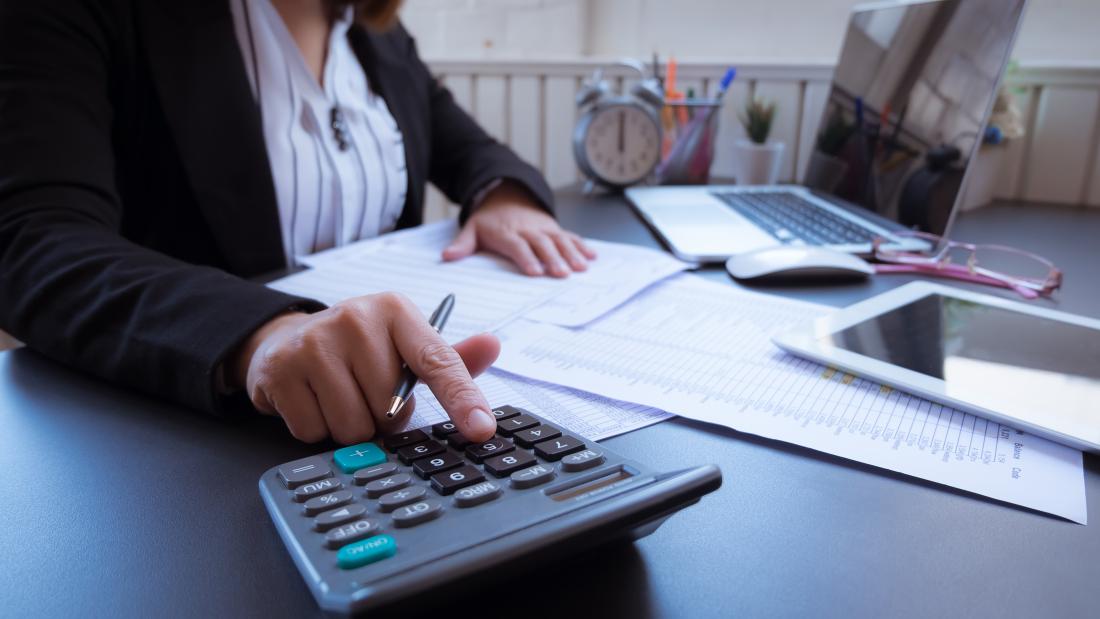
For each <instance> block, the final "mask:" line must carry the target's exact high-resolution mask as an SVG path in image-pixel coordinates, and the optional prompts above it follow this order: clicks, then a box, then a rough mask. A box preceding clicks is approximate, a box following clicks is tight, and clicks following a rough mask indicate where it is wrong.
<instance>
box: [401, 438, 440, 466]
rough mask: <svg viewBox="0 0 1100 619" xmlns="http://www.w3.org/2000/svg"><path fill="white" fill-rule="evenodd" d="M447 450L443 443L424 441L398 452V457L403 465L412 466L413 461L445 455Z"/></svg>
mask: <svg viewBox="0 0 1100 619" xmlns="http://www.w3.org/2000/svg"><path fill="white" fill-rule="evenodd" d="M446 450H447V448H446V447H444V446H443V445H442V444H441V443H438V442H436V441H424V442H423V443H417V444H415V445H408V446H406V447H402V448H401V449H398V450H397V457H398V458H399V459H400V460H401V462H402V463H403V464H406V465H408V464H412V463H413V460H419V459H420V458H427V457H428V456H434V455H436V454H439V453H443V452H444V451H446Z"/></svg>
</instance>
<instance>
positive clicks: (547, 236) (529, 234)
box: [443, 181, 596, 277]
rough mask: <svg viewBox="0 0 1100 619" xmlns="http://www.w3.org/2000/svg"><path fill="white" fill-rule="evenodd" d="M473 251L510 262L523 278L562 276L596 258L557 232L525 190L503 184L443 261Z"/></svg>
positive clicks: (579, 242) (568, 235) (576, 240)
mask: <svg viewBox="0 0 1100 619" xmlns="http://www.w3.org/2000/svg"><path fill="white" fill-rule="evenodd" d="M479 249H487V250H489V251H491V252H495V253H498V254H500V255H502V256H504V257H506V258H508V259H510V260H511V261H512V262H514V263H515V264H516V266H518V267H519V268H520V270H521V271H523V272H524V273H526V274H527V275H545V274H547V273H549V274H550V275H552V276H554V277H567V276H568V275H569V274H570V273H572V272H574V271H584V270H585V269H587V268H588V261H589V260H594V259H595V258H596V252H594V251H592V250H591V249H590V248H589V247H588V246H587V245H585V244H584V241H582V240H581V237H579V236H577V235H576V234H573V233H572V232H567V231H565V230H562V229H561V226H559V225H558V222H557V221H555V220H554V218H553V217H551V216H550V215H549V214H547V213H546V211H543V210H542V209H540V208H539V207H538V206H537V205H536V204H535V203H534V202H532V201H531V198H530V197H529V196H528V195H527V192H526V190H525V189H523V188H522V187H519V186H517V185H515V184H513V183H509V182H507V181H506V182H504V183H502V184H501V185H500V186H499V187H497V188H496V189H494V190H493V191H491V192H490V193H489V195H488V196H486V197H485V201H484V202H482V204H481V206H479V207H478V209H477V211H475V212H474V214H473V215H472V216H471V217H470V219H469V220H467V221H466V225H465V226H463V227H462V231H461V232H459V233H458V236H457V237H456V238H455V240H454V242H453V243H451V246H450V247H448V248H447V249H445V250H444V251H443V259H444V260H448V261H450V260H459V259H461V258H465V257H466V256H469V255H471V254H473V253H474V252H476V251H478V250H479Z"/></svg>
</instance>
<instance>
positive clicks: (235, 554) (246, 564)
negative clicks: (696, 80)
mask: <svg viewBox="0 0 1100 619" xmlns="http://www.w3.org/2000/svg"><path fill="white" fill-rule="evenodd" d="M559 201H560V215H561V219H562V222H563V223H564V224H565V225H567V226H569V227H572V228H573V229H575V230H577V231H579V232H581V233H583V234H586V235H588V236H592V237H596V238H602V239H607V240H614V241H624V242H631V243H638V244H642V245H651V246H656V245H657V242H656V241H655V240H654V238H653V236H652V235H651V234H650V233H649V231H648V230H647V229H646V228H645V226H644V225H642V224H641V223H640V222H639V221H638V219H637V218H636V217H634V216H633V215H632V213H631V212H630V210H629V208H628V207H627V206H626V205H625V203H623V201H622V200H621V199H619V198H615V197H601V198H594V199H586V198H582V197H581V196H580V194H579V192H578V191H577V190H576V189H570V190H567V191H563V192H561V193H560V194H559ZM957 237H958V238H966V239H969V240H974V241H992V240H998V241H1003V242H1010V243H1016V244H1020V245H1025V246H1026V247H1027V248H1029V249H1032V250H1034V251H1037V252H1040V253H1042V254H1044V255H1046V256H1048V257H1050V258H1051V259H1053V260H1054V261H1055V262H1056V263H1057V264H1059V265H1061V266H1063V267H1065V268H1066V270H1067V271H1068V273H1067V277H1066V289H1065V290H1064V291H1062V292H1061V293H1059V295H1058V299H1057V300H1056V301H1044V303H1047V304H1048V305H1051V306H1054V307H1059V308H1061V309H1064V310H1067V311H1071V312H1078V313H1082V314H1088V315H1091V316H1100V273H1098V272H1097V269H1098V268H1100V266H1098V264H1100V260H1097V258H1098V256H1100V250H1098V249H1097V245H1096V244H1097V242H1098V240H1100V212H1091V213H1090V212H1086V211H1082V210H1076V209H1068V208H1056V207H1051V208H1042V209H1037V208H1028V207H1026V206H1022V205H1004V206H998V207H994V208H990V209H986V210H983V211H978V212H976V213H973V214H970V215H967V216H965V217H964V218H963V219H962V220H961V221H960V224H959V226H958V228H957ZM704 275H705V276H707V277H713V278H715V279H717V280H722V281H729V280H728V278H727V277H726V275H725V274H724V272H722V271H718V270H714V271H707V272H704ZM905 281H908V280H907V278H906V277H900V276H889V277H880V278H876V279H875V280H874V281H872V282H870V283H864V284H853V285H847V286H842V287H835V288H834V287H828V288H826V287H819V288H806V287H800V288H769V289H768V290H769V291H770V292H775V293H776V294H783V295H787V296H793V297H799V298H805V299H810V300H814V301H819V302H824V303H829V304H832V305H845V304H848V303H851V302H853V301H856V300H859V299H862V298H865V297H867V296H869V295H872V294H875V293H878V292H881V291H882V290H885V289H887V288H890V287H893V286H897V285H900V284H902V283H904V282H905ZM983 290H985V289H983ZM0 437H2V438H0V441H2V445H3V448H2V449H0V470H2V471H3V473H2V474H0V498H2V500H3V508H2V509H0V567H2V568H3V577H2V579H0V600H2V602H0V604H2V605H3V606H2V607H0V613H2V614H4V615H6V616H13V617H18V616H30V615H34V616H41V615H53V616H60V615H65V614H76V615H82V616H91V615H94V616H131V615H157V616H165V615H178V616H191V617H194V616H205V615H217V616H238V615H261V614H262V615H264V616H311V615H317V614H319V611H318V610H317V608H316V606H315V605H314V603H313V599H312V598H311V597H310V594H309V591H308V590H307V589H306V586H305V585H304V584H303V583H302V581H301V579H300V578H299V576H298V573H297V571H296V570H295V568H294V566H293V564H292V563H291V561H290V557H289V555H288V554H287V553H286V551H285V550H284V548H283V545H282V543H281V542H280V540H279V538H278V536H277V534H276V533H275V530H274V527H273V526H272V525H271V523H270V521H269V520H268V516H267V513H266V512H265V510H264V508H263V505H262V504H261V502H260V498H259V495H258V493H257V490H256V480H257V479H258V478H259V476H260V474H261V473H262V472H263V471H264V470H265V469H266V468H267V467H269V466H271V465H273V464H277V463H280V462H284V461H287V460H291V459H294V458H297V457H302V456H305V455H308V454H310V453H313V452H314V451H315V449H314V448H310V447H308V446H303V445H299V444H297V443H295V442H294V441H293V440H292V439H290V438H289V437H288V436H287V435H286V433H285V431H284V430H283V429H282V427H281V424H280V423H279V422H278V421H277V420H272V419H263V418H252V419H246V420H238V421H232V422H230V421H223V420H217V419H209V418H205V417H201V416H197V415H193V414H190V413H188V412H184V411H180V410H178V409H176V408H174V407H171V406H167V405H164V404H160V403H157V402H153V401H151V400H148V399H145V398H142V397H139V396H134V395H131V394H127V393H123V392H120V391H118V390H115V389H113V388H111V387H105V386H103V385H102V384H99V383H97V382H96V381H94V380H92V379H88V378H85V377H83V376H79V375H76V374H74V373H72V372H70V371H68V370H66V369H63V368H60V367H58V366H56V365H54V364H52V363H50V362H48V361H45V360H43V359H41V358H40V357H38V356H37V355H35V354H34V353H31V352H29V351H26V350H21V351H12V352H7V353H2V354H0ZM607 444H608V445H610V446H611V447H612V448H613V449H615V450H616V451H618V452H620V453H622V454H623V455H625V456H627V457H632V458H636V459H639V460H643V461H645V462H646V463H648V464H650V465H652V466H653V467H655V468H657V469H668V470H673V469H677V468H681V467H682V465H683V464H684V463H685V462H690V463H706V462H713V463H717V464H718V465H719V466H721V468H722V471H723V474H724V476H725V483H724V485H723V487H722V488H721V489H720V490H719V491H718V492H716V493H714V494H711V495H709V496H707V497H705V498H704V499H703V501H702V502H701V503H700V504H698V505H696V506H695V507H692V508H690V509H688V510H686V511H684V512H682V513H680V514H677V515H676V516H674V517H673V518H672V519H670V520H669V521H668V522H666V523H665V525H664V526H663V527H662V528H661V529H659V530H658V531H657V532H656V533H655V534H654V535H652V536H650V537H648V538H645V539H643V540H641V541H639V542H638V543H636V544H632V545H631V544H620V545H614V546H611V547H607V548H602V549H598V550H595V551H592V552H589V553H587V554H584V555H581V556H577V557H574V558H571V559H569V560H567V561H565V562H563V563H561V564H558V565H553V566H539V567H538V568H537V569H535V570H534V571H533V572H532V573H529V574H525V575H521V576H516V577H512V578H510V579H504V580H502V581H499V582H495V583H493V584H487V585H485V586H483V587H478V589H479V591H478V592H472V593H471V595H470V596H469V597H467V598H464V599H457V600H440V601H439V602H440V603H441V604H442V606H441V609H442V611H441V612H447V613H449V614H455V613H458V614H457V615H455V616H458V615H463V616H475V614H476V616H478V617H492V616H501V617H516V616H546V617H559V618H560V617H570V616H572V613H573V612H575V611H577V610H581V609H583V611H584V613H583V614H584V615H588V614H592V613H595V612H599V613H601V614H602V615H604V616H626V617H648V616H654V617H657V616H659V617H667V616H675V617H712V616H725V617H729V616H739V615H748V616H760V615H770V616H774V615H788V616H791V615H800V616H807V615H835V616H882V615H893V616H913V617H922V618H927V617H943V616H950V617H963V616H979V615H980V616H983V617H1009V616H1095V615H1096V613H1097V612H1100V575H1098V574H1100V571H1098V570H1097V569H1096V566H1097V564H1098V562H1100V524H1098V523H1096V522H1094V523H1093V524H1092V525H1091V526H1088V527H1083V526H1079V525H1075V524H1071V523H1068V522H1065V521H1062V520H1060V519H1057V518H1053V517H1050V516H1046V515H1044V514H1040V513H1035V512H1030V511H1028V510H1025V509H1020V508H1017V507H1014V506H1010V505H1005V504H1001V503H997V502H995V501H991V500H988V499H984V498H980V497H975V496H971V495H969V494H966V493H963V492H959V491H954V490H952V489H949V488H945V487H941V486H937V485H935V484H931V483H926V482H923V481H920V480H916V479H912V478H908V477H905V476H902V475H898V474H894V473H890V472H888V471H884V470H880V469H876V468H873V467H869V466H864V465H861V464H857V463H853V462H848V461H845V460H842V459H840V458H836V457H833V456H829V455H826V454H821V453H818V452H814V451H811V450H808V449H804V448H801V447H796V446H792V445H787V444H784V443H780V442H776V441H771V440H766V439H761V438H758V437H754V436H750V435H745V434H741V433H738V432H734V431H732V430H728V429H725V428H720V427H713V426H708V425H705V424H701V423H696V422H692V421H687V420H682V419H676V420H672V421H669V422H665V423H661V424H658V425H657V426H654V427H651V428H647V429H644V430H640V431H637V432H633V433H631V434H627V435H624V436H620V437H616V438H613V439H609V440H608V441H607ZM1085 469H1086V471H1085V475H1086V484H1087V492H1088V503H1089V512H1090V514H1091V516H1092V518H1093V519H1094V521H1095V520H1096V519H1100V460H1098V459H1097V458H1095V457H1092V456H1089V457H1087V458H1086V460H1085ZM532 600H535V603H534V605H533V608H532V604H531V602H532ZM526 608H532V610H531V611H530V612H527V611H522V610H520V609H526Z"/></svg>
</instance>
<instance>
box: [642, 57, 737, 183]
mask: <svg viewBox="0 0 1100 619" xmlns="http://www.w3.org/2000/svg"><path fill="white" fill-rule="evenodd" d="M674 75H675V73H674V65H672V63H671V62H670V64H669V82H672V81H673V80H674V77H673V76H674ZM736 76H737V71H736V70H735V69H734V68H733V67H730V68H729V69H727V70H726V74H725V75H724V76H722V81H721V82H720V83H719V86H718V94H717V95H716V96H715V97H713V98H710V99H694V98H690V97H688V98H686V99H685V98H684V97H683V95H682V94H680V93H679V92H677V91H676V90H675V88H669V90H668V95H669V96H667V97H665V105H664V108H662V109H661V125H662V130H663V140H662V143H661V155H662V156H661V163H660V164H658V166H657V182H658V183H659V184H661V185H705V184H706V183H707V182H709V181H710V165H711V164H712V163H714V141H715V138H717V136H718V110H720V109H722V99H723V97H725V95H726V91H727V90H729V87H730V84H732V83H733V80H734V78H735V77H736ZM670 86H671V84H670Z"/></svg>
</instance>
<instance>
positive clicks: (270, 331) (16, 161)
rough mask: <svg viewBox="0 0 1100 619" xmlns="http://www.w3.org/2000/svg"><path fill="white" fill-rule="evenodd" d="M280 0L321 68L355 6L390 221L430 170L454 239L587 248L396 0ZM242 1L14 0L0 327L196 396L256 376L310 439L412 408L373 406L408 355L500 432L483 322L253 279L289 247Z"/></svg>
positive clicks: (567, 255)
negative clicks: (456, 322)
mask: <svg viewBox="0 0 1100 619" xmlns="http://www.w3.org/2000/svg"><path fill="white" fill-rule="evenodd" d="M234 1H235V0H234ZM264 1H267V0H264ZM270 1H271V5H273V6H274V7H275V8H276V9H278V11H279V14H280V16H281V17H282V19H283V21H284V22H285V25H286V28H287V31H289V32H290V34H291V35H292V36H293V39H294V41H295V43H297V45H298V47H299V48H300V50H299V51H300V52H301V53H302V57H303V59H304V60H305V61H306V63H307V65H309V67H310V68H311V70H313V71H314V74H315V76H316V77H318V78H319V79H320V78H321V76H322V73H321V70H322V69H323V67H324V64H325V53H326V51H325V50H326V46H327V39H328V35H329V33H330V32H331V28H332V24H333V23H334V16H336V15H338V14H340V12H341V11H345V13H344V14H345V15H346V14H347V13H346V11H348V10H354V11H355V13H354V15H355V23H354V25H352V26H351V27H350V29H349V30H347V41H348V43H349V44H350V47H351V49H352V50H353V52H354V56H355V58H357V59H358V61H359V63H361V65H362V69H363V71H364V73H365V75H366V79H367V83H368V84H369V86H370V90H372V91H373V92H374V93H376V94H377V95H379V96H381V98H382V99H383V100H384V101H385V104H386V106H387V107H388V109H389V111H390V113H392V116H393V120H394V121H396V125H397V128H398V129H399V131H400V135H401V137H402V138H403V140H404V151H405V162H404V163H405V172H406V173H407V179H408V182H407V188H406V189H407V191H406V193H405V201H404V206H403V210H401V211H400V217H399V219H397V226H398V227H408V226H414V225H417V224H419V223H420V222H421V218H422V206H423V201H424V186H425V182H427V181H431V182H432V183H434V184H435V185H436V186H437V187H439V188H440V189H441V190H442V191H443V192H444V193H445V194H446V195H447V196H448V197H449V198H450V199H451V200H452V201H454V202H456V203H458V204H460V205H462V214H461V217H460V221H461V222H462V224H463V227H462V232H461V233H460V234H459V237H458V238H457V239H456V241H455V244H454V245H452V247H451V248H449V249H448V250H447V252H445V255H444V258H446V259H458V258H461V257H463V256H465V255H468V254H470V253H472V252H473V251H475V250H476V249H479V248H483V249H488V250H490V251H496V252H498V253H501V254H503V255H505V256H507V257H509V258H511V259H512V260H513V261H514V262H516V264H517V265H518V266H519V267H520V268H521V269H522V270H524V271H525V272H526V273H528V274H530V275H538V274H543V273H548V274H550V275H554V276H565V275H566V274H567V273H568V272H569V271H571V270H581V269H584V268H585V262H586V259H591V258H593V257H594V256H593V255H592V254H591V252H590V251H589V250H588V249H587V248H586V247H585V246H584V244H583V243H582V242H581V241H580V239H578V238H577V237H576V236H575V235H572V234H570V233H568V232H564V231H562V230H561V229H560V228H559V227H558V225H557V223H556V222H555V221H554V220H553V218H552V216H551V215H550V208H551V201H552V196H551V193H550V190H549V188H548V187H547V186H546V183H545V181H544V180H543V179H542V178H541V176H540V175H539V174H538V172H537V171H536V170H534V169H533V168H531V167H530V166H529V165H527V164H525V163H524V162H522V161H520V160H519V158H517V157H516V156H515V154H513V153H512V152H511V151H510V150H508V149H507V148H506V147H504V146H502V145H501V144H499V143H497V142H495V141H494V140H492V139H491V138H490V137H488V136H487V135H486V134H485V132H484V131H482V130H481V129H480V128H479V127H478V126H477V124H476V123H475V122H474V121H473V120H472V119H471V118H470V117H469V116H468V115H467V114H465V113H464V112H463V111H462V110H461V109H460V108H459V107H458V106H457V105H456V104H455V102H454V101H453V99H452V98H451V95H450V93H449V92H448V91H447V90H446V89H445V88H443V87H442V86H441V85H440V84H439V83H438V82H437V81H436V80H435V79H434V78H433V77H432V76H431V74H430V73H429V71H428V69H427V67H425V65H424V64H423V63H422V62H421V60H420V58H419V57H418V56H417V52H416V48H415V45H414V43H413V40H412V39H411V38H410V37H409V35H408V34H407V33H406V32H405V31H404V29H403V28H402V27H401V26H400V25H399V24H396V23H395V22H394V20H393V14H394V12H395V10H396V5H397V4H398V2H396V1H393V0H358V1H356V2H349V1H347V0H270ZM233 19H234V18H233V15H232V14H231V11H230V0H187V1H179V2H171V1H163V2H141V1H138V0H99V1H92V0H35V1H33V2H27V1H26V0H0V328H3V329H5V330H7V331H9V332H10V333H12V334H13V335H14V336H16V337H17V338H19V339H21V340H22V341H24V342H26V343H27V344H28V345H29V346H31V347H32V348H35V349H37V350H39V351H41V352H43V353H45V354H47V355H49V356H51V357H53V358H55V359H58V360H60V361H62V362H64V363H67V364H71V365H73V366H76V367H79V368H82V369H84V370H87V371H89V372H93V373H95V374H97V375H99V376H102V377H104V378H107V379H109V380H111V381H115V382H118V383H121V384H125V385H128V386H130V387H133V388H137V389H141V390H143V391H146V392H149V393H153V394H156V395H159V396H163V397H167V398H170V399H173V400H175V401H178V402H181V403H184V404H186V405H189V406H192V407H195V408H199V409H203V410H207V411H212V412H217V411H227V410H231V409H232V408H234V406H233V402H234V400H235V399H237V400H242V399H243V398H240V397H239V396H240V394H242V393H243V394H246V395H247V399H248V400H250V401H251V403H252V404H253V405H254V406H255V407H256V408H258V409H259V410H261V411H264V412H267V413H271V414H278V415H281V416H282V417H283V419H284V420H285V422H286V424H287V426H288V428H289V429H290V431H291V433H292V434H294V436H296V437H298V438H300V439H302V440H306V441H318V440H321V439H323V438H325V437H327V436H332V437H333V438H334V439H336V440H338V441H341V442H344V443H352V442H358V441H361V440H366V439H369V438H370V437H371V436H373V435H374V434H375V432H376V431H386V430H390V429H393V428H395V427H397V426H398V425H400V424H402V423H403V422H404V420H405V419H406V418H407V416H408V413H409V412H411V408H412V407H411V406H406V407H405V410H404V411H403V414H402V415H400V416H398V417H397V418H396V419H394V420H392V421H389V422H387V421H385V416H384V414H383V413H384V412H385V410H386V409H387V407H388V405H389V400H390V390H392V388H393V385H394V384H395V383H396V381H397V378H398V372H399V368H400V365H401V362H402V361H404V362H407V363H408V364H409V365H410V366H411V367H412V368H413V369H414V371H416V373H417V375H418V376H420V377H421V379H423V380H424V381H425V382H426V383H427V384H428V385H429V386H430V387H432V390H433V392H434V393H435V394H436V395H437V396H438V397H439V399H440V400H441V402H442V403H443V404H444V406H445V408H446V409H447V410H448V412H449V413H450V414H451V416H452V417H453V418H454V420H455V422H456V423H457V425H458V426H459V429H460V430H461V431H462V432H463V433H464V434H466V435H467V436H468V437H470V438H472V439H474V440H483V439H487V438H489V437H490V436H491V435H492V434H493V431H494V430H495V427H496V426H495V422H494V420H493V418H492V416H491V414H490V413H489V407H488V404H487V403H486V401H485V398H484V396H483V395H482V394H481V393H480V391H479V390H478V389H477V387H476V386H475V385H474V383H473V382H472V379H471V374H476V373H477V372H479V371H481V370H483V369H484V368H486V367H487V366H488V365H490V364H491V363H492V362H493V360H494V359H495V358H496V355H497V353H498V351H499V343H498V342H497V341H496V339H495V338H493V337H492V336H489V335H483V336H477V337H474V338H470V339H469V340H466V341H465V342H462V343H460V344H458V345H456V346H455V347H454V348H452V347H450V346H448V345H447V344H446V343H445V342H444V341H443V340H442V339H441V338H440V337H439V335H438V334H436V333H435V332H434V331H433V330H432V329H431V328H430V327H429V326H428V324H427V323H426V321H425V320H424V317H423V316H422V315H421V314H420V313H419V311H418V310H417V309H416V308H415V307H414V306H412V305H411V304H410V303H409V302H408V301H407V300H405V299H404V298H402V297H400V296H396V295H389V294H383V295H373V296H368V297H360V298H356V299H349V300H347V301H345V302H343V303H340V304H337V305H335V306H333V307H331V308H326V307H324V306H323V305H321V304H320V303H317V302H316V301H313V300H310V299H304V298H296V297H293V296H289V295H286V294H283V293H280V292H277V291H274V290H270V289H268V288H266V287H264V286H263V285H260V284H258V283H253V282H251V281H249V279H248V278H251V277H255V276H258V275H260V274H263V273H268V272H271V271H275V270H278V269H281V268H284V267H285V266H286V258H285V256H286V255H287V253H286V252H285V251H284V247H283V237H282V233H281V228H280V213H279V210H278V208H277V206H276V199H275V189H274V182H273V177H272V170H271V168H270V167H269V157H268V156H269V152H268V150H267V146H266V145H265V136H264V133H263V127H262V121H261V117H260V110H259V109H258V105H257V98H256V93H255V92H254V90H253V88H252V86H251V85H250V83H249V79H248V76H247V70H246V67H245V62H244V58H243V53H242V49H241V48H240V47H239V46H238V40H237V39H236V38H235V32H234V21H233ZM363 94H364V96H366V94H367V93H363ZM397 206H398V207H400V204H398V205H397ZM234 394H238V395H237V397H236V398H235V397H234Z"/></svg>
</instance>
